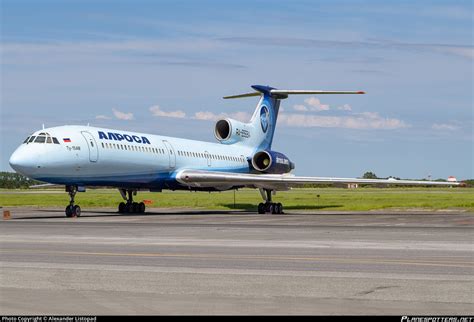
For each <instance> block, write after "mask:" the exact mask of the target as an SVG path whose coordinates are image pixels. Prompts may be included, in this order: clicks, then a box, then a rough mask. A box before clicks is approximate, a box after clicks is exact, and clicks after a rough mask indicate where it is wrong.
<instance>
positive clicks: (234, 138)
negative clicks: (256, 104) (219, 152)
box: [214, 118, 252, 144]
mask: <svg viewBox="0 0 474 322" xmlns="http://www.w3.org/2000/svg"><path fill="white" fill-rule="evenodd" d="M251 129H252V128H251V126H250V125H249V124H247V123H242V122H239V121H236V120H233V119H229V118H227V119H222V120H219V121H217V123H216V126H215V128H214V135H215V137H216V139H217V140H218V141H219V142H221V143H222V144H233V143H237V142H240V141H243V140H245V139H248V138H250V135H251Z"/></svg>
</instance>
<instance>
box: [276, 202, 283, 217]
mask: <svg viewBox="0 0 474 322" xmlns="http://www.w3.org/2000/svg"><path fill="white" fill-rule="evenodd" d="M275 206H276V209H277V210H276V213H277V214H279V215H281V214H283V205H282V204H281V203H280V202H279V203H277V204H276V205H275Z"/></svg>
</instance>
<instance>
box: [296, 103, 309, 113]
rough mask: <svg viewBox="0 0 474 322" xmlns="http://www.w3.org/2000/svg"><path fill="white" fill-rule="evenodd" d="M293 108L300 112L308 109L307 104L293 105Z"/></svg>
mask: <svg viewBox="0 0 474 322" xmlns="http://www.w3.org/2000/svg"><path fill="white" fill-rule="evenodd" d="M293 109H294V110H295V111H298V112H306V111H307V110H308V108H307V107H306V106H304V105H301V104H297V105H293Z"/></svg>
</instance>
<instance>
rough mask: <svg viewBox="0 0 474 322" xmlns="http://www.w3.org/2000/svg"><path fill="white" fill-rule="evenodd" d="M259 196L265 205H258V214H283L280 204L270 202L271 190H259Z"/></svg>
mask: <svg viewBox="0 0 474 322" xmlns="http://www.w3.org/2000/svg"><path fill="white" fill-rule="evenodd" d="M260 194H261V195H262V198H263V199H264V200H265V203H262V202H261V203H259V204H258V213H259V214H264V213H266V212H268V213H271V214H283V213H284V212H283V205H282V204H281V203H279V202H278V203H273V202H272V190H270V189H260Z"/></svg>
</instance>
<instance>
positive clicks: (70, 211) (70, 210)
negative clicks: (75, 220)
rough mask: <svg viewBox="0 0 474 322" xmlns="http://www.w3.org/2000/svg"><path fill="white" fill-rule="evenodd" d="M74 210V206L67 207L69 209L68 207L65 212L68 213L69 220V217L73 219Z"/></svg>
mask: <svg viewBox="0 0 474 322" xmlns="http://www.w3.org/2000/svg"><path fill="white" fill-rule="evenodd" d="M72 208H73V206H67V207H66V210H65V212H66V217H68V218H69V217H72Z"/></svg>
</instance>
